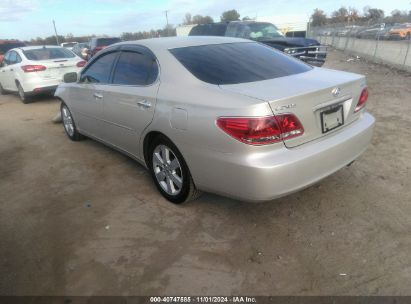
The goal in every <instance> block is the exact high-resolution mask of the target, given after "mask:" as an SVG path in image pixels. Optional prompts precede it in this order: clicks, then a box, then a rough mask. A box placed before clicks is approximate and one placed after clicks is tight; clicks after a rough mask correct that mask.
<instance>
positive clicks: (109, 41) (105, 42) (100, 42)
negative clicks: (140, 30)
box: [96, 38, 121, 46]
mask: <svg viewBox="0 0 411 304" xmlns="http://www.w3.org/2000/svg"><path fill="white" fill-rule="evenodd" d="M120 41H121V40H120V38H98V39H97V41H96V46H108V45H111V44H114V43H117V42H120Z"/></svg>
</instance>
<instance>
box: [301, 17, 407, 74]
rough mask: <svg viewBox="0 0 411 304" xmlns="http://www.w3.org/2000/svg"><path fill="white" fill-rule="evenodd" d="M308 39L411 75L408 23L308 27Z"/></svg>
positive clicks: (341, 24) (343, 24) (342, 24)
mask: <svg viewBox="0 0 411 304" xmlns="http://www.w3.org/2000/svg"><path fill="white" fill-rule="evenodd" d="M307 37H309V38H313V39H316V40H318V41H319V42H320V43H321V44H324V45H329V46H333V47H335V48H336V49H338V50H342V51H344V52H347V53H350V54H353V55H357V56H361V57H363V58H365V59H367V60H371V61H373V62H377V63H384V64H388V65H390V66H394V67H396V68H399V69H402V70H407V71H410V72H411V23H403V24H385V23H378V22H376V23H373V24H369V23H366V24H361V23H357V24H353V23H351V24H349V23H340V24H332V25H326V26H321V27H309V29H308V31H307Z"/></svg>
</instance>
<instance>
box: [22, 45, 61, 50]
mask: <svg viewBox="0 0 411 304" xmlns="http://www.w3.org/2000/svg"><path fill="white" fill-rule="evenodd" d="M44 47H45V48H57V49H61V48H63V47H61V46H59V45H32V46H22V47H19V49H20V50H23V51H28V50H35V49H42V48H44Z"/></svg>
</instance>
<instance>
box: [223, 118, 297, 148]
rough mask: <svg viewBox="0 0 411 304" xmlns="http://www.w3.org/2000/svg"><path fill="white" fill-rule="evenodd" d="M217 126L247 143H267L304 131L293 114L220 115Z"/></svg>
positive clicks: (288, 137)
mask: <svg viewBox="0 0 411 304" xmlns="http://www.w3.org/2000/svg"><path fill="white" fill-rule="evenodd" d="M217 126H219V127H220V128H221V129H222V130H223V131H224V132H226V133H227V134H228V135H230V136H231V137H233V138H235V139H237V140H239V141H241V142H243V143H246V144H249V145H267V144H271V143H276V142H280V141H282V140H287V139H290V138H293V137H296V136H300V135H302V134H303V133H304V128H303V126H302V124H301V122H300V121H299V120H298V118H297V117H296V116H295V115H293V114H281V115H276V116H265V117H220V118H218V119H217Z"/></svg>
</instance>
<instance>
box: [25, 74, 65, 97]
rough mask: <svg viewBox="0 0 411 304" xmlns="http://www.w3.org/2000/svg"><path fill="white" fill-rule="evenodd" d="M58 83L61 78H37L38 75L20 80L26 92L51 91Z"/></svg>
mask: <svg viewBox="0 0 411 304" xmlns="http://www.w3.org/2000/svg"><path fill="white" fill-rule="evenodd" d="M60 83H61V80H58V79H39V78H38V77H26V78H25V79H21V80H20V84H21V85H22V86H23V89H24V92H26V93H27V94H39V93H43V92H44V93H46V92H53V91H55V90H56V88H57V86H58V85H59V84H60Z"/></svg>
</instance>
